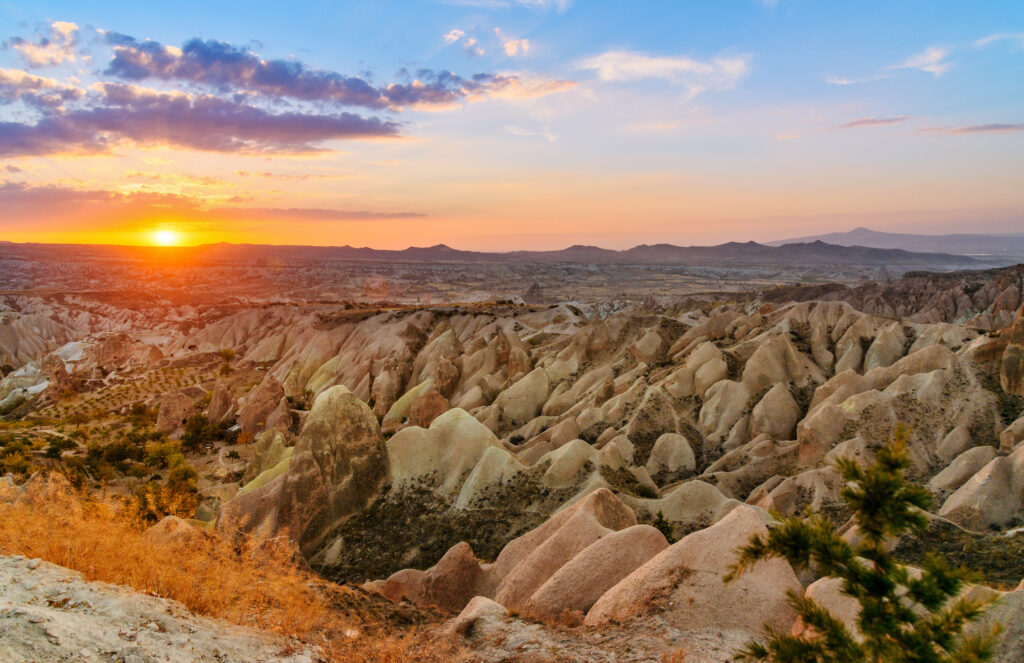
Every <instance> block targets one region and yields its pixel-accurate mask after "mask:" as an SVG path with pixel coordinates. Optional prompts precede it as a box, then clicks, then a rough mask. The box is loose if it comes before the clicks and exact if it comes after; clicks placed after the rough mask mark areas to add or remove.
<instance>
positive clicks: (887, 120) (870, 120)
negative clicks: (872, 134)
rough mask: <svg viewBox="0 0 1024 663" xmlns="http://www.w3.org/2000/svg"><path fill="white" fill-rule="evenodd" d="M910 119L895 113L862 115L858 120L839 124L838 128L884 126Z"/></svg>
mask: <svg viewBox="0 0 1024 663" xmlns="http://www.w3.org/2000/svg"><path fill="white" fill-rule="evenodd" d="M908 119H910V118H909V117H908V116H906V115H897V116H895V117H862V118H860V119H859V120H853V121H852V122H847V123H846V124H841V125H839V128H840V129H857V128H859V127H884V126H888V125H890V124H899V123H901V122H906V121H907V120H908Z"/></svg>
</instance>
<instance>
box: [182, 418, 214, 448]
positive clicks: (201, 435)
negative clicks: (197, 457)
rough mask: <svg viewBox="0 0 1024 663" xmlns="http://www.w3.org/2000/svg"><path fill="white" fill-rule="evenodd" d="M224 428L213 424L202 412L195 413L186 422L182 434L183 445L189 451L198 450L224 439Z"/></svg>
mask: <svg viewBox="0 0 1024 663" xmlns="http://www.w3.org/2000/svg"><path fill="white" fill-rule="evenodd" d="M223 435H224V429H222V428H221V427H220V426H218V425H216V424H213V423H211V422H210V420H209V419H207V418H206V417H204V416H203V415H201V414H194V415H192V416H191V417H189V418H188V421H186V422H185V432H184V433H182V435H181V446H182V447H184V448H185V449H186V450H188V451H198V450H199V449H201V448H202V447H203V446H204V445H206V444H209V443H211V442H214V441H215V440H219V439H222V438H223Z"/></svg>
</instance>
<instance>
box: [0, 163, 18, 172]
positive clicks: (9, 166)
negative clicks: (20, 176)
mask: <svg viewBox="0 0 1024 663" xmlns="http://www.w3.org/2000/svg"><path fill="white" fill-rule="evenodd" d="M3 170H4V171H5V172H8V173H20V172H22V169H21V168H19V167H18V166H15V165H13V164H7V165H5V166H4V167H3Z"/></svg>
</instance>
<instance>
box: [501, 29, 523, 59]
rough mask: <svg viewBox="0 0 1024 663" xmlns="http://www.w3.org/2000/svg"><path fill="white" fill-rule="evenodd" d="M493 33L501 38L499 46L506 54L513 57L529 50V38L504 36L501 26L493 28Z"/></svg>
mask: <svg viewBox="0 0 1024 663" xmlns="http://www.w3.org/2000/svg"><path fill="white" fill-rule="evenodd" d="M494 34H495V36H496V37H497V38H498V39H500V40H501V47H502V49H503V50H504V51H505V55H507V56H509V57H515V56H517V55H527V54H528V53H529V52H530V40H529V39H512V38H511V37H506V36H505V34H504V33H502V31H501V28H494Z"/></svg>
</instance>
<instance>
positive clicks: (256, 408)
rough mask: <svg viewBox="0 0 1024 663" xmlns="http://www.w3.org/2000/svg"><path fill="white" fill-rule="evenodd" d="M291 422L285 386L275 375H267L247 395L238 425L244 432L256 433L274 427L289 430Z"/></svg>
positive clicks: (239, 415) (240, 411) (239, 412)
mask: <svg viewBox="0 0 1024 663" xmlns="http://www.w3.org/2000/svg"><path fill="white" fill-rule="evenodd" d="M290 424H291V413H290V411H289V408H288V401H287V399H285V395H284V387H282V386H281V383H280V382H278V381H277V378H275V377H274V376H273V375H267V376H266V377H265V378H263V380H262V381H261V382H260V383H259V385H257V386H256V387H254V388H253V389H252V390H251V391H250V392H249V393H248V394H246V395H245V401H244V403H243V404H242V407H241V408H240V409H239V411H238V425H239V427H240V428H241V429H242V431H243V432H246V433H249V434H251V435H256V434H257V433H261V432H263V431H265V430H269V429H274V428H278V429H281V430H287V429H288V426H289V425H290Z"/></svg>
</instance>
